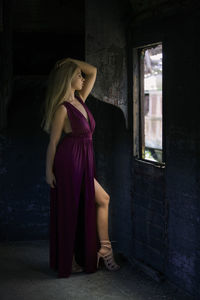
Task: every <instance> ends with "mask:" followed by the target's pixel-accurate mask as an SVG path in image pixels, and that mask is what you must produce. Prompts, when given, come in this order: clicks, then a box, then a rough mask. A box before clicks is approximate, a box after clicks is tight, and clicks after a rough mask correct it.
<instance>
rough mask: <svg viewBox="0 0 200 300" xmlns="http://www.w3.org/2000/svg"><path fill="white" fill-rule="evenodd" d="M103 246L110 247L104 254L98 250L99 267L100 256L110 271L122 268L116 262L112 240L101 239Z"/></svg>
mask: <svg viewBox="0 0 200 300" xmlns="http://www.w3.org/2000/svg"><path fill="white" fill-rule="evenodd" d="M100 243H101V247H106V248H109V250H108V251H107V252H106V253H105V254H102V253H101V252H100V251H98V252H97V269H98V266H99V260H100V258H103V261H104V264H105V266H106V268H107V269H108V270H109V271H117V270H119V269H120V266H119V265H118V264H116V262H115V260H114V256H113V251H112V247H111V242H110V241H109V240H101V241H100Z"/></svg>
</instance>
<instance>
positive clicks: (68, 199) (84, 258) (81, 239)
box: [49, 96, 99, 277]
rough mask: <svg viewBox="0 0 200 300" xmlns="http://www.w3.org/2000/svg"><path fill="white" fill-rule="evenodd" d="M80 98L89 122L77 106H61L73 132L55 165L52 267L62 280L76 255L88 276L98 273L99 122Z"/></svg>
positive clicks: (52, 201)
mask: <svg viewBox="0 0 200 300" xmlns="http://www.w3.org/2000/svg"><path fill="white" fill-rule="evenodd" d="M76 98H77V99H78V101H79V102H80V103H81V104H82V105H83V106H84V108H85V110H86V112H87V115H88V119H89V122H88V120H87V119H86V118H85V116H84V115H83V114H82V113H81V112H80V111H79V110H78V109H77V108H76V107H75V106H74V105H72V104H71V103H69V102H67V101H64V102H62V103H61V105H64V106H65V107H66V108H67V112H68V117H69V120H70V124H71V128H72V132H70V133H68V134H65V136H64V138H63V139H62V141H61V142H60V143H59V144H58V145H57V149H56V153H55V158H54V163H53V171H54V175H55V178H56V187H55V188H51V187H50V223H49V231H50V235H49V264H50V268H52V269H54V270H55V271H56V270H57V271H58V277H69V276H70V274H71V272H72V259H73V253H74V254H75V259H76V261H77V263H78V264H79V265H80V266H82V267H83V269H84V271H85V272H86V273H93V272H95V271H97V267H96V264H97V251H98V245H99V238H98V235H97V224H96V202H95V190H94V177H95V178H96V168H95V158H94V151H93V140H92V134H93V132H94V129H95V120H94V118H93V116H92V113H91V112H90V110H89V109H88V107H87V105H86V104H85V103H84V101H83V100H82V99H81V98H80V97H78V96H76Z"/></svg>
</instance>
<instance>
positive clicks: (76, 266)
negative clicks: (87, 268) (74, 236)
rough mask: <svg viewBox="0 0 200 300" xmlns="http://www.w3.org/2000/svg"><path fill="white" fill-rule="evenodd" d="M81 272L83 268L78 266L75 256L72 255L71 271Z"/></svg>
mask: <svg viewBox="0 0 200 300" xmlns="http://www.w3.org/2000/svg"><path fill="white" fill-rule="evenodd" d="M80 272H83V268H82V267H81V266H79V265H78V264H77V262H76V260H75V257H74V255H73V260H72V273H80Z"/></svg>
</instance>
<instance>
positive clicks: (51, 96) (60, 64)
mask: <svg viewBox="0 0 200 300" xmlns="http://www.w3.org/2000/svg"><path fill="white" fill-rule="evenodd" d="M77 67H78V65H77V64H76V63H74V62H72V61H70V60H68V61H66V59H61V60H59V61H57V62H56V64H55V66H54V68H53V69H52V70H51V72H50V74H49V77H48V83H47V89H46V95H45V101H44V104H43V105H44V106H43V109H44V117H43V119H42V123H41V127H42V128H43V130H44V131H46V132H47V133H48V134H49V133H50V130H51V123H52V120H53V117H54V113H55V111H56V109H57V108H58V106H59V105H60V103H62V102H63V98H64V96H65V95H66V98H68V97H69V95H70V91H71V82H72V79H73V77H74V75H75V72H76V69H77Z"/></svg>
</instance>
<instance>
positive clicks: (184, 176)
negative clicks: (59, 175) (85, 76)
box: [0, 0, 200, 297]
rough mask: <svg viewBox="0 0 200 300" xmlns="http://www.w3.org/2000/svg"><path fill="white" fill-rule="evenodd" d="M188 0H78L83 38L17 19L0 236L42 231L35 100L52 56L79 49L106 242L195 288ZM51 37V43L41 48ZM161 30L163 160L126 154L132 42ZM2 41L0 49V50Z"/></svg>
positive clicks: (193, 36)
mask: <svg viewBox="0 0 200 300" xmlns="http://www.w3.org/2000/svg"><path fill="white" fill-rule="evenodd" d="M35 3H38V2H35ZM62 3H64V2H62ZM193 3H194V2H192V4H193ZM192 4H190V2H189V1H184V3H183V2H181V1H179V2H178V4H177V2H176V3H174V4H173V3H172V2H169V3H168V4H167V2H166V1H156V2H153V4H152V2H151V3H150V2H149V1H130V2H129V1H127V2H121V1H114V0H113V1H109V2H106V1H101V2H98V1H92V0H86V1H85V36H82V35H81V29H80V28H79V29H80V31H79V34H80V36H81V37H82V41H81V38H80V36H79V35H77V34H76V35H73V37H72V36H71V37H70V38H69V35H68V34H67V36H66V35H65V34H64V33H62V34H60V33H59V28H57V27H56V28H55V32H54V34H52V32H51V33H48V32H45V33H41V32H39V31H40V30H39V25H38V27H37V28H36V27H35V26H36V22H35V21H34V22H33V23H32V26H33V27H29V26H30V23H29V24H28V25H27V27H26V28H25V29H24V31H23V30H21V28H23V26H22V27H20V26H21V25H20V24H19V23H18V25H17V26H18V27H16V28H18V31H16V32H15V33H14V35H13V40H12V41H10V40H9V41H10V43H11V42H13V41H14V43H13V45H14V48H13V49H14V65H13V66H14V78H13V97H12V98H11V102H10V104H9V110H8V126H7V127H6V128H5V129H4V130H2V131H1V135H0V151H1V157H0V158H1V160H0V180H1V185H0V195H1V197H0V219H1V230H0V239H1V241H3V240H23V239H26V240H30V239H41V238H44V239H46V238H48V220H49V219H48V218H49V202H48V186H47V185H46V183H45V180H44V163H45V154H46V153H45V151H46V146H47V142H48V140H47V136H46V135H45V133H43V132H41V130H40V128H39V124H40V120H41V116H40V110H39V109H40V107H41V106H40V105H41V103H42V101H43V99H44V91H45V84H46V78H47V77H46V76H47V74H48V72H49V70H50V68H51V66H52V64H53V62H54V61H55V60H57V59H59V58H60V57H63V56H71V57H73V56H74V58H76V57H77V58H79V59H82V58H84V56H83V53H84V52H85V60H86V61H88V62H89V63H91V64H93V65H95V66H96V67H97V68H98V73H97V80H96V82H95V85H94V88H93V90H92V92H91V94H90V96H89V97H88V99H87V102H86V103H87V105H88V107H89V109H90V110H91V112H92V113H93V115H94V118H95V121H96V130H95V133H94V147H95V159H96V168H97V178H98V181H99V183H100V184H101V185H102V186H103V188H104V189H105V190H106V191H107V192H108V193H109V194H110V210H109V233H110V239H111V241H112V242H113V248H114V250H115V251H117V252H121V253H123V254H124V255H125V256H126V257H127V258H128V259H129V261H130V262H131V263H133V264H134V263H137V264H139V265H140V266H141V267H143V268H145V267H144V266H146V270H149V272H150V273H151V274H154V275H152V276H155V277H156V278H157V279H159V278H162V276H164V277H165V278H167V279H169V280H170V281H171V282H173V283H175V284H176V285H177V286H179V287H181V288H183V289H185V290H186V291H187V292H188V293H191V294H192V295H196V296H197V297H199V296H200V291H199V285H198V283H199V280H200V253H199V248H200V238H199V236H200V234H199V233H200V228H199V227H200V226H199V221H200V207H199V183H200V177H199V164H200V163H199V153H200V151H199V150H200V145H199V132H200V131H199V129H200V128H199V127H200V126H199V120H198V119H199V118H198V112H199V110H198V109H197V105H198V91H197V89H198V74H199V61H198V53H199V50H200V49H199V48H200V45H199V39H198V37H199V29H198V25H199V24H198V23H199V12H198V10H197V9H195V8H194V7H192ZM19 12H20V10H18V13H19ZM39 15H40V14H39ZM35 16H36V15H35ZM32 20H35V19H34V18H33V19H32ZM42 20H43V19H41V18H40V22H39V23H38V24H42ZM10 24H11V23H10ZM15 24H17V23H15ZM79 24H80V23H79ZM41 26H42V25H41ZM44 27H45V26H44ZM44 27H42V31H45V30H46V28H44ZM31 28H32V29H33V32H30V31H31ZM10 30H11V29H10V27H9V32H10ZM27 31H29V33H27ZM36 31H37V34H35V33H34V32H36ZM50 31H52V27H51V30H50ZM78 36H79V38H78ZM24 38H29V39H30V40H32V41H33V42H32V43H36V44H37V45H39V44H40V45H41V48H37V51H36V52H37V54H35V53H34V48H33V47H32V44H30V43H28V44H27V43H25V44H26V47H27V48H26V49H27V51H26V49H25V50H23V49H22V48H23V47H22V46H23V40H24ZM64 38H66V40H67V41H68V40H69V41H71V42H70V45H77V41H78V42H79V43H78V47H79V48H78V47H75V48H71V49H69V43H67V42H66V43H65V44H64V46H63V44H62V43H61V42H62V40H63V39H64ZM83 38H85V45H84V40H83ZM52 39H53V41H54V42H55V43H53V45H54V46H53V50H52V48H51V49H50V48H49V50H48V47H47V45H50V44H51V42H52ZM160 39H161V40H162V41H163V49H164V58H163V64H164V67H163V76H164V81H163V93H164V94H163V95H164V97H163V102H164V107H163V109H164V110H163V112H164V115H163V116H164V119H163V120H164V141H165V143H164V145H165V147H164V152H165V163H166V165H165V168H163V169H159V168H156V167H155V166H154V165H152V164H147V163H144V162H142V161H140V160H136V159H135V158H134V157H133V155H132V153H133V142H132V141H133V128H132V124H133V116H134V112H133V105H132V104H133V103H132V102H133V97H132V87H133V86H132V79H133V78H132V65H133V61H132V56H131V53H132V48H133V47H134V46H136V45H145V44H146V43H151V42H156V41H158V40H160ZM43 40H45V41H47V42H46V43H44V42H43ZM61 44H62V47H61V46H60V45H61ZM1 45H2V47H1V51H3V50H2V49H4V51H5V48H3V46H4V45H3V44H1ZM56 45H58V46H57V47H56ZM84 46H85V49H84ZM81 47H82V48H81ZM75 49H76V50H75ZM21 51H23V52H21ZM75 51H77V52H75ZM21 53H23V55H21ZM26 53H29V54H30V57H32V59H31V63H27V61H29V60H28V59H29V56H28V55H27V56H26ZM64 53H66V55H64ZM34 55H35V57H34ZM9 60H10V58H9ZM10 70H12V66H10ZM37 72H39V73H37ZM11 74H12V73H11ZM6 76H7V75H6ZM9 76H12V75H9ZM2 80H4V81H5V80H6V77H3V79H2ZM2 80H1V84H2V82H4V81H2ZM25 124H28V125H27V126H25ZM36 161H37V162H38V163H37V164H36V163H35V162H36ZM22 182H23V183H22ZM147 267H148V268H147ZM150 270H152V271H150Z"/></svg>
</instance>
